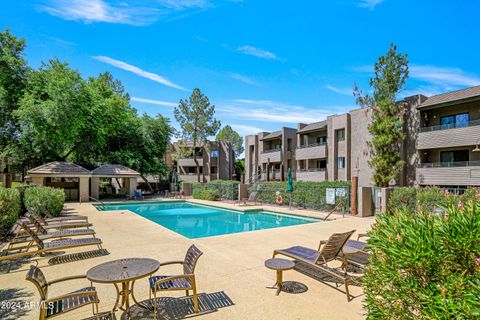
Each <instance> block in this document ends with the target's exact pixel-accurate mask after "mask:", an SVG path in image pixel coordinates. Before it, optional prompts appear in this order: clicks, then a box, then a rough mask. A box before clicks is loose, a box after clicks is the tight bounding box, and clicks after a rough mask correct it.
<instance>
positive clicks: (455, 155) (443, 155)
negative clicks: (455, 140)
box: [440, 150, 469, 165]
mask: <svg viewBox="0 0 480 320" xmlns="http://www.w3.org/2000/svg"><path fill="white" fill-rule="evenodd" d="M468 160H469V153H468V150H455V151H442V152H440V162H441V163H442V164H445V165H448V164H449V163H452V162H461V161H468Z"/></svg>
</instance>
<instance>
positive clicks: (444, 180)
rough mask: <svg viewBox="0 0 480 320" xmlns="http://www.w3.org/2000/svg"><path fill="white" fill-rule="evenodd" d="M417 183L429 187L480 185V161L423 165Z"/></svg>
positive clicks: (419, 166)
mask: <svg viewBox="0 0 480 320" xmlns="http://www.w3.org/2000/svg"><path fill="white" fill-rule="evenodd" d="M417 182H418V184H420V185H428V186H439V185H442V186H476V185H480V161H478V160H477V161H457V162H435V163H421V164H419V165H418V167H417Z"/></svg>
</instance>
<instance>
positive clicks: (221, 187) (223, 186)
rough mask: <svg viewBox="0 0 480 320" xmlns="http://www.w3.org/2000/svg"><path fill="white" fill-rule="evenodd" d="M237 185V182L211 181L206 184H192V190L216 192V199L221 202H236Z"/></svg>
mask: <svg viewBox="0 0 480 320" xmlns="http://www.w3.org/2000/svg"><path fill="white" fill-rule="evenodd" d="M239 184H240V182H239V181H234V180H212V181H210V182H207V183H199V182H193V183H192V190H193V191H195V189H204V190H216V191H217V192H218V197H219V198H220V199H222V200H238V185H239ZM193 191H192V192H193Z"/></svg>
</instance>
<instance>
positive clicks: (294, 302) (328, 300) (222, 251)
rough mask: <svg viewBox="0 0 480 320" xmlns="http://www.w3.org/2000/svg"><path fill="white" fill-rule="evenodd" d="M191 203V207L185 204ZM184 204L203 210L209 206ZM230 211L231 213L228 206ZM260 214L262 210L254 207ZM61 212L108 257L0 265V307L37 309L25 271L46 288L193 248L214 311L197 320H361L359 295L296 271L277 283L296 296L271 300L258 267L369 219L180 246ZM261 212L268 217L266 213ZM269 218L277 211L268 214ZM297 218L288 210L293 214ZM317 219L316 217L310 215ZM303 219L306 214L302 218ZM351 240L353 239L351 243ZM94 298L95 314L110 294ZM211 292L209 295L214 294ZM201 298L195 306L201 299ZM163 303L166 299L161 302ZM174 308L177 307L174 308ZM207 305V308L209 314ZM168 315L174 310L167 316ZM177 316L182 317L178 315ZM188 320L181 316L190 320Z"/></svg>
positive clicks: (97, 217)
mask: <svg viewBox="0 0 480 320" xmlns="http://www.w3.org/2000/svg"><path fill="white" fill-rule="evenodd" d="M188 201H191V200H188ZM192 202H197V203H204V204H211V203H210V202H203V201H201V202H199V200H195V201H192ZM216 205H222V206H224V207H226V208H233V207H234V208H235V209H239V208H246V209H252V208H253V206H249V207H238V206H237V205H235V206H233V205H229V204H224V203H216ZM230 206H231V207H230ZM259 207H262V206H259ZM67 208H68V209H71V210H72V211H75V212H76V213H78V214H82V215H87V216H88V218H89V221H90V222H91V223H93V228H94V229H95V231H96V232H97V237H99V238H101V239H102V240H103V247H104V248H105V249H107V250H108V252H109V254H108V255H105V256H98V257H94V258H89V259H85V260H78V261H72V262H65V263H60V264H49V261H50V262H52V260H51V259H52V257H54V256H53V255H47V256H45V257H34V258H31V259H27V260H26V261H23V263H16V264H12V265H11V270H10V272H8V273H7V272H6V271H5V269H6V268H7V267H8V263H2V264H1V265H0V266H1V268H2V272H1V273H0V284H1V285H0V299H1V300H2V301H17V302H28V303H30V302H38V300H39V295H38V292H37V289H36V288H35V287H34V286H33V284H31V283H30V282H28V281H26V280H25V274H26V272H27V270H28V268H29V265H30V264H38V267H40V268H41V269H42V271H43V272H44V273H45V276H46V278H47V281H50V280H53V279H57V278H61V277H66V276H70V275H77V274H85V273H86V272H87V270H88V269H90V268H91V267H93V266H95V265H98V264H100V263H103V262H106V261H111V260H115V259H120V258H126V257H148V258H154V259H157V260H159V261H160V262H163V261H171V260H183V258H184V255H185V252H186V250H187V248H188V247H189V246H190V245H191V244H192V243H194V244H195V245H196V246H197V247H198V248H199V249H200V250H202V251H203V252H204V255H203V256H202V257H201V258H200V260H199V262H198V265H197V269H196V276H197V287H198V290H199V293H201V294H202V295H201V298H200V299H201V301H204V302H205V305H206V308H207V309H211V310H210V311H214V310H213V307H212V306H213V305H217V306H220V307H218V309H216V310H215V311H214V312H207V311H205V312H204V313H201V314H200V315H199V316H198V318H199V319H319V318H322V319H364V318H365V316H364V311H363V309H362V300H363V296H362V293H363V291H362V289H361V288H359V287H351V293H352V294H353V295H354V296H356V298H355V299H353V301H351V302H347V299H346V296H345V294H344V292H343V289H344V288H343V286H342V287H339V289H340V290H341V291H339V290H336V289H335V288H334V287H333V288H332V287H331V286H329V285H327V284H325V283H323V282H319V281H317V280H315V279H313V278H310V277H308V276H306V275H303V274H301V273H299V272H297V271H286V272H285V273H284V281H294V282H296V284H297V287H298V288H301V289H302V290H301V291H304V290H305V288H307V290H306V291H305V292H302V293H298V294H292V293H287V292H282V293H280V295H279V296H276V295H275V290H270V289H267V288H266V287H267V286H270V285H272V284H273V283H274V282H275V272H274V271H272V270H269V269H267V268H265V266H264V261H265V260H266V259H268V258H270V257H271V256H272V252H273V250H274V249H278V248H286V247H290V246H293V245H303V246H308V247H312V248H316V247H317V246H318V242H319V241H320V240H322V239H327V238H328V237H329V236H330V235H331V234H332V233H334V232H342V231H348V230H351V229H356V230H357V232H356V234H358V233H362V232H365V231H367V230H369V228H370V226H371V224H372V223H373V222H374V221H375V220H374V218H354V217H346V218H344V219H342V218H341V216H340V218H339V216H338V215H337V218H338V219H336V220H333V221H327V222H319V223H311V224H304V225H298V226H291V227H283V228H275V229H266V230H259V231H253V232H245V233H236V234H229V235H221V236H215V237H209V238H200V239H194V240H191V239H187V238H185V237H183V236H181V235H179V234H177V233H175V232H173V231H170V230H168V229H166V228H164V227H162V226H160V225H158V224H156V223H154V222H152V221H150V220H147V219H145V218H143V217H141V216H139V215H137V214H135V213H133V212H130V211H128V210H119V211H98V210H97V209H96V208H95V207H94V206H93V205H92V204H88V203H83V204H67ZM264 209H267V210H269V209H268V208H267V207H264ZM276 211H277V210H276ZM299 211H301V212H302V213H304V212H305V213H306V210H294V211H293V212H288V213H293V214H299ZM316 214H318V213H316ZM305 215H307V216H308V215H309V214H305ZM356 234H355V235H354V237H356ZM85 250H89V249H76V250H68V251H67V252H66V253H67V254H68V253H75V252H82V251H85ZM178 273H181V267H179V266H177V267H175V266H168V267H162V268H161V269H160V270H159V271H158V272H157V274H178ZM88 285H89V282H88V281H87V280H74V281H69V282H66V283H64V284H62V285H59V286H55V285H54V286H52V287H51V288H50V289H49V293H48V294H49V297H54V296H56V295H59V294H62V293H66V292H70V291H73V290H77V289H79V288H82V287H86V286H88ZM94 285H95V286H96V287H97V290H98V294H99V298H100V311H109V310H110V309H111V308H112V307H113V305H114V303H115V296H116V295H115V289H114V287H113V286H112V285H107V284H94ZM215 293H216V294H215ZM135 296H136V298H137V300H139V301H143V300H146V299H148V284H147V280H146V279H141V280H139V281H137V282H136V284H135ZM159 296H160V297H176V298H180V297H183V296H184V292H182V291H179V292H162V293H160V295H159ZM202 299H203V300H202ZM165 301H167V300H165ZM171 301H173V302H172V303H171V304H169V302H168V301H167V302H166V304H167V305H169V306H171V308H165V309H163V310H161V311H160V315H161V317H159V318H158V319H162V318H163V319H181V318H182V317H183V316H185V315H186V314H185V313H186V311H185V310H183V309H182V310H180V309H181V308H180V306H182V304H181V301H184V300H177V299H176V300H171ZM175 301H177V302H178V303H177V302H175ZM209 306H210V307H209ZM169 309H176V310H174V311H172V310H169ZM91 312H92V311H91V308H90V307H84V308H81V309H78V310H75V311H72V312H70V313H67V314H65V315H63V316H59V317H57V319H83V318H88V317H91V316H92V313H91ZM182 312H183V313H182ZM191 316H192V314H190V315H188V317H191ZM116 317H117V319H122V318H125V314H123V312H121V311H117V312H116ZM0 318H2V319H37V318H38V310H37V309H29V308H21V309H16V310H6V309H5V308H3V309H0ZM132 318H133V319H145V318H147V319H148V318H153V314H152V312H145V311H144V310H143V309H139V308H133V309H132Z"/></svg>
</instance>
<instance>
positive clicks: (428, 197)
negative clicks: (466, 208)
mask: <svg viewBox="0 0 480 320" xmlns="http://www.w3.org/2000/svg"><path fill="white" fill-rule="evenodd" d="M447 202H448V198H447V197H445V192H444V191H442V190H441V189H439V188H421V189H419V190H418V192H417V210H418V211H422V212H426V213H433V212H435V209H438V208H443V207H444V206H446V205H447V204H448V203H447Z"/></svg>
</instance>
